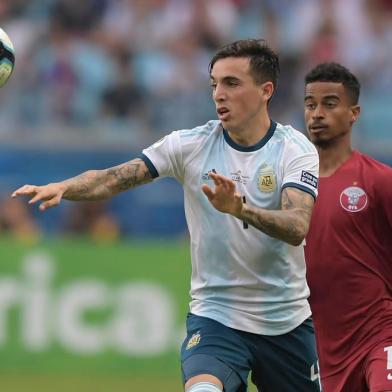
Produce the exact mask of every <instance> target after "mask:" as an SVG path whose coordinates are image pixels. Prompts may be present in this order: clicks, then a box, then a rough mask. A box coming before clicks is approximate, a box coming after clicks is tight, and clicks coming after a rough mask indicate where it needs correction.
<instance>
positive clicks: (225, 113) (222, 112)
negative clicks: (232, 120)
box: [216, 107, 230, 121]
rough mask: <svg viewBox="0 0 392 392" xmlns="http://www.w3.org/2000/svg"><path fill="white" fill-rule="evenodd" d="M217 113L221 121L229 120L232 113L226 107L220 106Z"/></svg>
mask: <svg viewBox="0 0 392 392" xmlns="http://www.w3.org/2000/svg"><path fill="white" fill-rule="evenodd" d="M216 113H217V114H218V118H219V120H221V121H224V120H227V119H228V117H229V115H230V110H229V109H227V108H226V107H220V108H217V109H216Z"/></svg>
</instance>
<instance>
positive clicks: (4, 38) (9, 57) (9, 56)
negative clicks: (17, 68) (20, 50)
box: [0, 28, 15, 87]
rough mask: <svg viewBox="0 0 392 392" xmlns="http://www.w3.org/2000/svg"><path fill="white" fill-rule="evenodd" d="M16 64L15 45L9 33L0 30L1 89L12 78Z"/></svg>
mask: <svg viewBox="0 0 392 392" xmlns="http://www.w3.org/2000/svg"><path fill="white" fill-rule="evenodd" d="M14 64H15V53H14V45H12V42H11V40H10V38H9V37H8V35H7V33H6V32H5V31H4V30H3V29H2V28H0V87H3V86H4V85H5V84H6V82H7V80H8V79H9V78H10V76H11V73H12V70H13V69H14Z"/></svg>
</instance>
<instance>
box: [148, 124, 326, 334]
mask: <svg viewBox="0 0 392 392" xmlns="http://www.w3.org/2000/svg"><path fill="white" fill-rule="evenodd" d="M141 157H142V159H143V160H144V161H145V162H146V164H147V166H148V167H149V169H150V171H151V173H152V175H153V176H154V177H158V176H159V177H166V176H170V177H174V178H176V179H177V180H178V181H179V182H180V183H181V184H182V185H183V188H184V198H185V215H186V220H187V223H188V227H189V232H190V238H191V258H192V280H191V290H190V295H191V302H190V311H191V312H192V313H194V314H196V315H199V316H204V317H209V318H211V319H214V320H216V321H218V322H220V323H222V324H224V325H226V326H228V327H231V328H235V329H238V330H242V331H247V332H252V333H255V334H261V335H281V334H284V333H287V332H289V331H291V330H293V329H294V328H296V327H297V326H298V325H300V324H301V323H302V322H303V321H304V320H305V319H307V318H308V317H309V316H310V314H311V312H310V307H309V304H308V301H307V298H308V296H309V289H308V286H307V284H306V279H305V274H306V269H305V260H304V251H303V246H302V245H301V246H298V247H294V246H291V245H289V244H287V243H285V242H283V241H280V240H278V239H275V238H272V237H270V236H268V235H266V234H264V233H262V232H261V231H260V230H258V229H256V228H255V227H253V226H250V225H249V226H248V227H246V226H247V225H245V224H244V222H242V221H240V220H239V219H237V218H235V217H233V216H231V215H229V214H223V213H221V212H219V211H217V210H216V209H215V208H214V207H213V206H212V205H211V204H210V202H209V201H208V199H207V197H206V196H205V195H204V193H203V192H202V190H201V186H202V184H203V183H207V184H209V185H210V186H211V187H212V188H213V189H214V184H213V181H212V180H211V179H210V178H209V176H208V173H209V172H210V171H216V172H217V173H220V174H222V175H224V176H227V177H229V178H231V179H232V180H233V181H235V183H236V187H237V190H238V191H239V192H240V193H241V194H242V195H244V196H245V198H246V203H249V204H251V205H253V206H256V207H260V208H265V209H269V210H279V209H280V207H281V206H280V199H281V191H282V189H283V188H285V187H294V188H298V189H301V190H303V191H305V192H308V193H310V194H311V195H313V196H314V197H316V196H317V178H318V154H317V151H316V149H315V147H314V146H313V145H312V144H311V143H310V142H309V141H308V140H307V138H306V137H305V136H304V135H303V134H302V133H300V132H298V131H296V130H295V129H294V128H292V127H291V126H283V125H281V124H278V123H274V122H271V127H270V129H269V130H268V132H267V134H266V135H265V137H264V138H263V139H262V140H261V141H259V142H258V143H257V144H256V145H254V146H251V147H243V146H240V145H238V144H236V143H235V142H234V141H233V140H232V139H231V138H230V136H229V135H228V133H227V132H226V131H225V130H224V129H223V128H222V125H221V124H220V122H219V121H209V122H208V123H207V124H205V125H203V126H200V127H197V128H194V129H190V130H180V131H174V132H172V133H171V134H169V135H167V136H165V137H164V138H163V139H161V140H160V141H158V142H156V143H155V144H153V145H152V146H151V147H149V148H147V149H145V150H143V154H142V156H141Z"/></svg>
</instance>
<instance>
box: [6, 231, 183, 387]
mask: <svg viewBox="0 0 392 392" xmlns="http://www.w3.org/2000/svg"><path fill="white" fill-rule="evenodd" d="M0 254H1V263H2V276H1V278H0V347H1V350H0V379H1V390H6V391H12V392H19V391H26V390H30V391H40V392H45V391H53V390H54V389H56V391H57V392H61V391H70V390H72V391H87V392H90V391H91V392H93V391H153V390H160V391H164V392H165V391H167V392H169V391H181V390H182V386H181V374H180V364H179V348H180V344H181V342H182V339H183V338H184V336H185V327H184V320H185V317H186V313H187V311H188V301H189V296H188V290H189V281H190V258H189V250H188V244H187V243H186V242H185V241H184V242H180V241H176V242H174V241H173V242H170V241H169V242H166V243H163V242H157V241H155V242H151V241H149V242H124V243H122V242H117V243H115V244H112V243H109V244H105V243H98V242H94V241H92V240H87V239H80V238H79V239H74V240H72V239H68V240H67V239H62V240H51V241H49V240H46V241H43V242H42V241H32V240H31V238H30V239H25V240H21V239H14V238H11V237H9V238H3V239H2V240H1V241H0Z"/></svg>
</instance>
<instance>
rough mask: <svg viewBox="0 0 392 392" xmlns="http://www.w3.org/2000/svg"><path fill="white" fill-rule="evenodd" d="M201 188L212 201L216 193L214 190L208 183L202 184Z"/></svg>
mask: <svg viewBox="0 0 392 392" xmlns="http://www.w3.org/2000/svg"><path fill="white" fill-rule="evenodd" d="M201 189H202V191H203V192H204V194H205V195H206V196H207V197H208V200H210V201H211V200H212V199H213V198H214V196H215V193H214V192H213V191H212V189H211V188H210V187H209V186H208V185H206V184H204V185H202V187H201Z"/></svg>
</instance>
